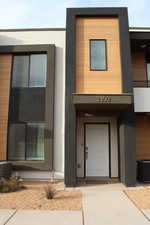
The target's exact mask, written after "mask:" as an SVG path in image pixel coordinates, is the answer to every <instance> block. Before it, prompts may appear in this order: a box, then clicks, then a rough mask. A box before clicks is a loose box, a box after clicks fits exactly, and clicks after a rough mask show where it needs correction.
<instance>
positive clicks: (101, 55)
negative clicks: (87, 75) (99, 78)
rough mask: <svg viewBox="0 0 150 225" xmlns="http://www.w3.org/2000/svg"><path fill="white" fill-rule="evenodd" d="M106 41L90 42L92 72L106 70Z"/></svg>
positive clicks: (94, 40)
mask: <svg viewBox="0 0 150 225" xmlns="http://www.w3.org/2000/svg"><path fill="white" fill-rule="evenodd" d="M106 64H107V63H106V41H105V40H100V39H97V40H96V39H93V40H90V70H106V69H107V68H106V67H107V66H106Z"/></svg>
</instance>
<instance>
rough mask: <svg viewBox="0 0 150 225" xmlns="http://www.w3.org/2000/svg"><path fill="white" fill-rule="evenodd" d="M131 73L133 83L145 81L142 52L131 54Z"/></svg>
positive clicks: (144, 64)
mask: <svg viewBox="0 0 150 225" xmlns="http://www.w3.org/2000/svg"><path fill="white" fill-rule="evenodd" d="M132 71H133V81H140V80H141V81H147V74H146V60H145V53H144V52H135V53H132ZM145 86H146V83H145Z"/></svg>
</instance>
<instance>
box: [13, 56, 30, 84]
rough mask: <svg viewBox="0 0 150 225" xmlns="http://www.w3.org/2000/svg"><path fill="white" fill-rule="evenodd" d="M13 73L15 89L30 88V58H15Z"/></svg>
mask: <svg viewBox="0 0 150 225" xmlns="http://www.w3.org/2000/svg"><path fill="white" fill-rule="evenodd" d="M13 60H14V61H13V72H12V86H13V87H27V86H28V72H29V56H25V55H24V56H20V55H17V56H14V58H13Z"/></svg>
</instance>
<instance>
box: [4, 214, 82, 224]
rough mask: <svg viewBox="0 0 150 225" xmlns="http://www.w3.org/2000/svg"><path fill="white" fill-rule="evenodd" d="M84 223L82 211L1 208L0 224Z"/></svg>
mask: <svg viewBox="0 0 150 225" xmlns="http://www.w3.org/2000/svg"><path fill="white" fill-rule="evenodd" d="M6 224H7V225H83V223H82V212H81V211H49V210H43V211H42V210H19V211H15V210H0V225H6Z"/></svg>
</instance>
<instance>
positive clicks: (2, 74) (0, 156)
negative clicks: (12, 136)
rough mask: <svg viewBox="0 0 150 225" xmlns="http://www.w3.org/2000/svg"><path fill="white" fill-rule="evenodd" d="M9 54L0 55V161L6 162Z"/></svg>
mask: <svg viewBox="0 0 150 225" xmlns="http://www.w3.org/2000/svg"><path fill="white" fill-rule="evenodd" d="M11 61H12V56H11V55H10V54H6V55H0V160H6V157H7V156H6V154H7V124H8V108H9V89H10V77H11Z"/></svg>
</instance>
